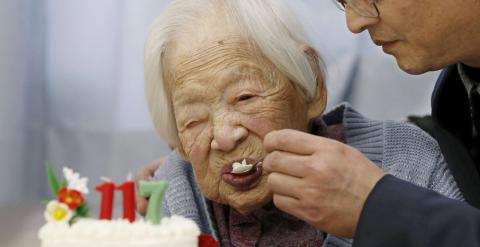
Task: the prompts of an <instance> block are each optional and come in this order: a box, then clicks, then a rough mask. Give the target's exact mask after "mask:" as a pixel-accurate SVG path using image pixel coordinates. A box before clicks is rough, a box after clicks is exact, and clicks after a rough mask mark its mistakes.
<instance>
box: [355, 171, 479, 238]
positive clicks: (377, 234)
mask: <svg viewBox="0 0 480 247" xmlns="http://www.w3.org/2000/svg"><path fill="white" fill-rule="evenodd" d="M354 239H355V241H354V244H353V246H355V247H377V246H389V247H397V246H398V247H400V246H402V247H403V246H410V247H420V246H436V247H444V246H445V247H447V246H449V247H450V246H471V247H476V246H479V247H480V211H479V210H478V209H476V208H474V207H472V206H470V205H468V204H466V203H464V202H461V201H457V200H452V199H449V198H446V197H444V196H442V195H440V194H438V193H437V192H434V191H431V190H428V189H424V188H421V187H418V186H416V185H413V184H411V183H408V182H405V181H403V180H401V179H398V178H395V177H393V176H391V175H386V176H384V177H383V178H382V179H381V180H380V181H379V182H378V183H377V185H376V186H375V188H374V189H373V191H372V192H371V193H370V195H369V197H368V198H367V201H366V202H365V205H364V207H363V210H362V213H361V215H360V220H359V223H358V226H357V232H356V235H355V238H354Z"/></svg>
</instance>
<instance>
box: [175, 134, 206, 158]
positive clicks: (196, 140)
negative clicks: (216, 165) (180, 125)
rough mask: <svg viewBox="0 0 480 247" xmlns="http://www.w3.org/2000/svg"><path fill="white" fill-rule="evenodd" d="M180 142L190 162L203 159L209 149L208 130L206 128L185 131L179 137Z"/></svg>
mask: <svg viewBox="0 0 480 247" xmlns="http://www.w3.org/2000/svg"><path fill="white" fill-rule="evenodd" d="M181 140H182V141H181V142H182V145H183V148H184V151H185V154H186V155H187V157H188V158H189V159H190V161H198V160H202V159H205V157H206V155H207V154H208V151H209V149H210V142H209V141H208V140H209V138H208V130H207V129H206V128H198V129H197V130H191V131H185V133H184V134H183V135H182V136H181Z"/></svg>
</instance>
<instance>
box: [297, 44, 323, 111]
mask: <svg viewBox="0 0 480 247" xmlns="http://www.w3.org/2000/svg"><path fill="white" fill-rule="evenodd" d="M302 49H303V52H305V55H306V56H307V57H308V61H309V62H310V66H311V67H312V70H313V72H314V73H315V77H316V81H317V87H316V88H315V95H314V96H313V98H312V99H310V100H309V101H308V102H307V104H308V112H307V117H308V119H312V118H315V117H317V116H319V115H320V114H322V113H323V111H325V107H326V106H327V87H326V85H325V81H324V78H323V74H322V69H321V68H320V59H319V56H318V53H317V51H316V50H315V49H314V48H313V47H311V46H309V45H306V44H305V45H302Z"/></svg>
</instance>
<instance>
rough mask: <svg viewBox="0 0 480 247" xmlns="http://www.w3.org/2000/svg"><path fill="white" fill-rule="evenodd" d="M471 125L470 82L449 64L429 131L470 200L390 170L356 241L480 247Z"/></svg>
mask: <svg viewBox="0 0 480 247" xmlns="http://www.w3.org/2000/svg"><path fill="white" fill-rule="evenodd" d="M475 73H477V74H478V73H480V70H477V71H475ZM476 109H480V105H478V107H476ZM471 124H472V121H471V117H470V104H469V100H468V96H467V93H466V90H465V87H464V85H463V83H462V81H461V80H460V77H459V74H458V70H457V67H456V66H450V67H448V68H447V69H445V70H444V71H443V72H442V74H441V75H440V77H439V79H438V81H437V84H436V86H435V90H434V92H433V96H432V118H431V121H429V122H428V124H427V125H428V128H427V130H428V132H429V133H430V134H431V135H432V136H434V137H435V139H437V141H438V142H439V144H440V148H441V150H442V153H443V155H444V157H445V159H446V160H447V163H448V166H449V168H450V170H451V171H452V174H453V175H454V177H455V180H456V182H457V184H458V186H459V188H460V190H461V191H462V193H463V195H464V197H465V200H466V201H467V202H468V203H469V204H470V205H469V204H467V203H463V202H460V201H455V200H451V199H448V198H446V197H443V196H441V195H440V194H437V193H435V192H433V191H430V190H426V189H423V188H420V187H417V186H415V185H413V184H410V183H407V182H404V181H402V180H400V179H397V178H395V177H393V176H388V175H387V176H385V177H384V178H382V179H381V180H380V181H379V182H378V183H377V185H376V186H375V188H374V189H373V191H372V192H371V193H370V195H369V197H368V199H367V201H366V203H365V205H364V208H363V211H362V213H361V215H360V221H359V224H358V226H357V232H356V235H355V242H354V246H356V247H376V246H387V247H397V246H398V247H400V246H401V247H405V246H413V247H416V246H435V247H443V246H445V247H446V246H449V247H450V246H473V247H475V246H479V247H480V210H479V209H477V208H475V207H480V199H479V198H480V179H479V175H478V174H479V172H478V169H477V166H476V165H475V162H474V160H477V163H478V157H477V156H478V155H475V154H474V153H472V152H470V150H471V147H472V146H473V147H475V146H477V147H478V145H479V144H478V143H476V142H475V141H474V139H473V138H472V136H471ZM477 165H478V164H477ZM472 205H473V206H472Z"/></svg>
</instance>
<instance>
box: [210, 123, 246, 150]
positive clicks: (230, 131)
mask: <svg viewBox="0 0 480 247" xmlns="http://www.w3.org/2000/svg"><path fill="white" fill-rule="evenodd" d="M247 135H248V131H247V129H245V128H244V127H243V126H240V125H231V124H228V123H219V124H216V126H215V127H214V130H213V140H212V142H211V144H210V146H211V148H212V149H214V150H219V151H223V152H229V151H232V150H233V149H234V148H235V147H236V146H237V145H238V144H239V143H240V142H242V141H243V140H244V139H245V138H246V137H247Z"/></svg>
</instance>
